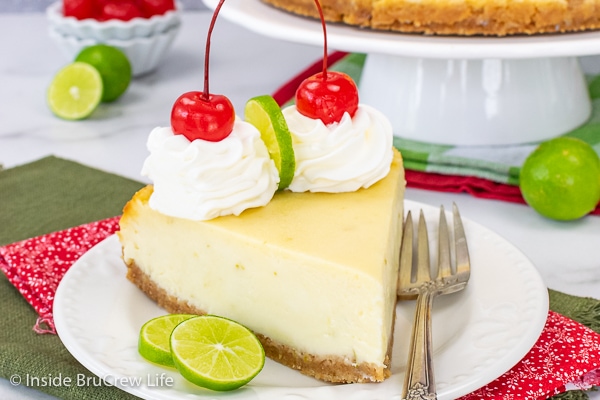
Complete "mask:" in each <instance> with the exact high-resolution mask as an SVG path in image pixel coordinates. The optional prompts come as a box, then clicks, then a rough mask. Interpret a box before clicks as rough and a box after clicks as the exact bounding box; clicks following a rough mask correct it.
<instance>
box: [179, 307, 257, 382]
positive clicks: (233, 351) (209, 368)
mask: <svg viewBox="0 0 600 400" xmlns="http://www.w3.org/2000/svg"><path fill="white" fill-rule="evenodd" d="M171 354H172V355H173V361H174V362H175V367H176V368H177V369H178V370H179V373H181V375H183V377H184V378H186V379H187V380H189V381H190V382H192V383H194V384H196V385H198V386H202V387H204V388H207V389H211V390H218V391H225V390H233V389H237V388H239V387H241V386H243V385H245V384H246V383H248V382H250V380H252V378H254V377H255V376H256V375H257V374H258V373H259V372H260V371H261V370H262V368H263V366H264V364H265V352H264V349H263V347H262V345H261V344H260V342H259V341H258V339H257V337H256V336H255V335H254V334H253V333H252V331H250V330H249V329H248V328H246V327H244V326H242V325H240V324H239V323H237V322H235V321H232V320H229V319H226V318H222V317H217V316H213V315H204V316H200V317H196V318H191V319H188V320H186V321H183V322H182V323H180V324H179V325H177V327H176V328H175V329H174V330H173V333H172V334H171Z"/></svg>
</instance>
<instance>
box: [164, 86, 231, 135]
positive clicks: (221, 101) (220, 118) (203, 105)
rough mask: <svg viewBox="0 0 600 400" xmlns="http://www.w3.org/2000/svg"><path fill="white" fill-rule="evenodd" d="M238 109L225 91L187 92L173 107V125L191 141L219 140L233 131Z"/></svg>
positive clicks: (174, 129) (177, 131)
mask: <svg viewBox="0 0 600 400" xmlns="http://www.w3.org/2000/svg"><path fill="white" fill-rule="evenodd" d="M234 122H235V111H234V109H233V104H231V101H229V99H228V98H227V97H225V96H223V95H220V94H211V95H209V96H208V99H207V98H206V97H205V95H204V93H203V92H196V91H194V92H187V93H184V94H182V95H181V96H179V97H178V98H177V100H175V104H174V105H173V108H172V110H171V128H172V129H173V132H174V133H176V134H180V135H183V136H185V137H186V138H187V139H188V140H189V141H190V142H191V141H192V140H195V139H203V140H208V141H210V142H218V141H221V140H223V139H225V138H226V137H227V136H229V134H230V133H231V131H233V123H234Z"/></svg>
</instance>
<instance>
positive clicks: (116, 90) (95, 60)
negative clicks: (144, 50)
mask: <svg viewBox="0 0 600 400" xmlns="http://www.w3.org/2000/svg"><path fill="white" fill-rule="evenodd" d="M75 61H80V62H84V63H86V64H90V65H91V66H93V67H94V68H96V69H97V70H98V72H100V76H101V77H102V82H103V83H104V92H103V93H102V101H103V102H111V101H115V100H116V99H118V98H119V97H121V95H122V94H123V93H125V91H126V90H127V88H128V87H129V84H130V83H131V75H132V70H131V63H130V62H129V59H128V58H127V56H126V55H125V53H123V52H122V51H121V50H119V49H117V48H116V47H113V46H109V45H106V44H96V45H93V46H89V47H86V48H84V49H83V50H81V52H80V53H79V54H78V55H77V57H75Z"/></svg>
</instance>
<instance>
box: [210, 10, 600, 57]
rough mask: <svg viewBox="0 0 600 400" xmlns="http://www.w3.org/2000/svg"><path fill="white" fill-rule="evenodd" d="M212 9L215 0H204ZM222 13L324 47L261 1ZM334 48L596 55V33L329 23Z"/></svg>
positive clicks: (319, 37)
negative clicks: (442, 32) (389, 28)
mask: <svg viewBox="0 0 600 400" xmlns="http://www.w3.org/2000/svg"><path fill="white" fill-rule="evenodd" d="M202 1H203V2H204V4H205V5H206V6H207V7H209V8H211V9H214V8H215V7H216V4H217V3H218V0H202ZM220 13H221V14H222V16H223V17H225V18H227V19H229V20H230V21H232V22H234V23H237V24H239V25H241V26H244V27H246V28H248V29H250V30H252V31H254V32H256V33H260V34H263V35H265V36H268V37H273V38H276V39H281V40H286V41H290V42H294V43H303V44H310V45H316V46H322V45H323V33H322V30H321V25H320V23H319V22H318V21H316V20H311V19H308V18H304V17H299V16H296V15H293V14H290V13H286V12H283V11H281V10H278V9H275V8H274V7H271V6H269V5H267V4H265V3H263V2H262V1H260V0H229V1H227V2H226V3H225V4H224V6H223V8H222V9H221V12H220ZM327 40H328V42H329V46H330V47H331V48H332V49H333V48H336V49H338V50H344V51H353V52H367V53H381V54H390V55H401V56H410V57H422V58H443V59H486V58H503V59H505V58H517V59H525V58H540V57H573V56H584V55H596V54H600V31H585V32H573V33H564V34H544V35H531V36H526V35H525V36H507V37H481V36H478V37H466V36H463V37H459V36H431V35H421V34H406V33H396V32H382V31H374V30H369V29H359V28H356V27H352V26H345V25H342V24H328V26H327Z"/></svg>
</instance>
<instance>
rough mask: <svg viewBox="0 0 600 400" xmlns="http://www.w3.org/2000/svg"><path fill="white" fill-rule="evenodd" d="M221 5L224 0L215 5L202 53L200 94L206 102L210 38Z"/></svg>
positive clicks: (208, 93)
mask: <svg viewBox="0 0 600 400" xmlns="http://www.w3.org/2000/svg"><path fill="white" fill-rule="evenodd" d="M223 3H225V0H221V1H219V4H217V7H216V8H215V12H214V13H213V16H212V19H211V20H210V25H209V27H208V34H207V35H206V49H205V52H204V93H202V98H203V99H204V100H206V101H208V99H209V98H210V92H209V90H208V65H209V62H208V57H209V54H210V37H211V35H212V31H213V29H214V28H215V22H217V16H218V15H219V11H220V10H221V7H222V6H223Z"/></svg>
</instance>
